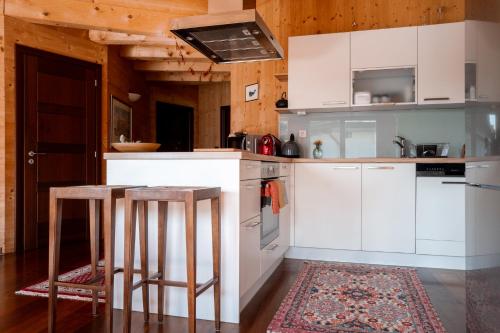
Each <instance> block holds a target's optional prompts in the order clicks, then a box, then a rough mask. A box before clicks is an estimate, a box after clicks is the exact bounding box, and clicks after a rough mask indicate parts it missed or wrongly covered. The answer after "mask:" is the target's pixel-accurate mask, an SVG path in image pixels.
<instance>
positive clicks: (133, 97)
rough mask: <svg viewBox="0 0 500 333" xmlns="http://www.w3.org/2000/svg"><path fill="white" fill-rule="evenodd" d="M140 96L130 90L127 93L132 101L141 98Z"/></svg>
mask: <svg viewBox="0 0 500 333" xmlns="http://www.w3.org/2000/svg"><path fill="white" fill-rule="evenodd" d="M141 97H142V96H141V95H140V94H137V93H132V92H129V93H128V100H129V101H130V102H132V103H134V102H137V101H138V100H139V99H141Z"/></svg>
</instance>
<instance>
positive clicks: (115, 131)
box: [110, 96, 132, 143]
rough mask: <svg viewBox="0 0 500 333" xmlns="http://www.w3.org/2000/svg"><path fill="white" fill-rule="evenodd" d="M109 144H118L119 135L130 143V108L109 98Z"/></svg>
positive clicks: (112, 97) (115, 99) (116, 99)
mask: <svg viewBox="0 0 500 333" xmlns="http://www.w3.org/2000/svg"><path fill="white" fill-rule="evenodd" d="M110 132H111V133H110V143H114V142H120V135H124V136H125V138H126V140H127V141H132V107H131V106H130V105H128V104H126V103H124V102H122V101H121V100H119V99H118V98H116V97H115V96H111V131H110Z"/></svg>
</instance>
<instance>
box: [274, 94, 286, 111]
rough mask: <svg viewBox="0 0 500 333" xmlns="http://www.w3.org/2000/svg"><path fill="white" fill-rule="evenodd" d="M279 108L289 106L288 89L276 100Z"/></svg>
mask: <svg viewBox="0 0 500 333" xmlns="http://www.w3.org/2000/svg"><path fill="white" fill-rule="evenodd" d="M276 107H277V108H287V107H288V100H287V99H286V91H284V92H283V93H282V94H281V98H280V99H278V100H277V101H276Z"/></svg>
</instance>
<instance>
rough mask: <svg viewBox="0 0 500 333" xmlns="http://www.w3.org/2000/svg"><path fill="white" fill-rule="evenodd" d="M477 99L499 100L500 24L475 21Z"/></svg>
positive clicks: (483, 100)
mask: <svg viewBox="0 0 500 333" xmlns="http://www.w3.org/2000/svg"><path fill="white" fill-rule="evenodd" d="M475 24H476V41H477V44H476V45H477V87H476V88H477V100H478V101H479V102H499V101H500V60H499V59H500V24H498V23H494V22H479V21H476V22H475Z"/></svg>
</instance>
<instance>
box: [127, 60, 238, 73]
mask: <svg viewBox="0 0 500 333" xmlns="http://www.w3.org/2000/svg"><path fill="white" fill-rule="evenodd" d="M134 69H135V70H139V71H153V72H158V71H161V72H203V73H221V72H225V73H229V72H230V71H231V67H230V66H229V65H224V64H215V63H213V62H211V61H207V62H201V61H197V62H194V61H193V62H181V61H136V62H135V63H134Z"/></svg>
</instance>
